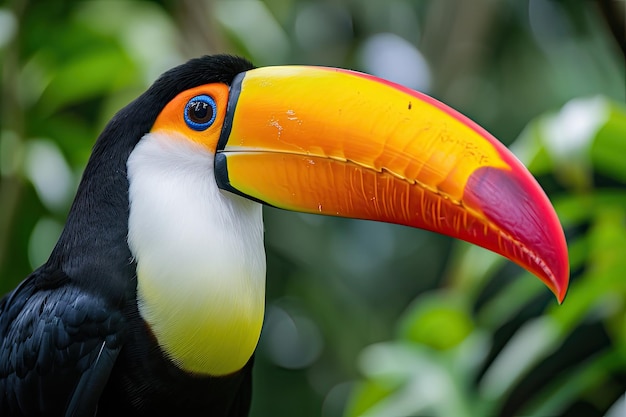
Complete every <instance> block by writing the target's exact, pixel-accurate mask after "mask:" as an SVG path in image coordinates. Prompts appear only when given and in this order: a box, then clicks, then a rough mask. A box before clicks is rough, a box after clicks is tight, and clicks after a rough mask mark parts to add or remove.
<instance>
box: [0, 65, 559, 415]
mask: <svg viewBox="0 0 626 417" xmlns="http://www.w3.org/2000/svg"><path fill="white" fill-rule="evenodd" d="M263 205H268V206H273V207H277V208H282V209H286V210H293V211H299V212H306V213H318V214H323V215H331V216H340V217H350V218H357V219H369V220H375V221H382V222H390V223H396V224H402V225H407V226H411V227H417V228H421V229H426V230H430V231H434V232H438V233H442V234H445V235H449V236H452V237H455V238H459V239H462V240H465V241H468V242H470V243H473V244H476V245H480V246H482V247H484V248H487V249H489V250H491V251H494V252H496V253H499V254H501V255H503V256H505V257H507V258H509V259H510V260H511V261H513V262H515V263H517V264H518V265H520V266H521V267H523V268H525V269H527V270H528V271H530V272H532V273H533V274H535V275H536V276H537V277H538V278H539V279H541V280H542V281H543V282H544V283H545V285H546V286H547V287H548V288H549V289H550V290H551V291H552V292H553V293H554V294H555V295H556V297H557V299H558V301H559V302H561V301H562V300H563V298H564V296H565V293H566V291H567V286H568V280H569V264H568V255H567V246H566V241H565V237H564V233H563V229H562V227H561V225H560V223H559V220H558V218H557V215H556V212H555V210H554V208H553V207H552V205H551V203H550V201H549V200H548V198H547V196H546V194H545V193H544V191H543V190H542V188H541V187H540V186H539V184H538V183H537V181H536V180H535V179H534V178H533V176H532V175H531V174H530V173H529V172H528V170H527V169H526V168H525V167H524V166H523V165H522V163H521V162H520V161H519V160H518V159H517V158H516V157H515V156H514V155H513V154H512V153H511V152H510V151H509V150H508V149H507V148H506V147H505V146H504V145H503V144H501V143H500V142H498V141H497V140H496V139H495V138H494V137H493V136H491V135H490V134H489V133H487V131H485V130H484V129H483V128H481V127H480V126H478V125H477V124H476V123H474V122H472V121H471V120H469V119H468V118H467V117H465V116H463V115H461V114H460V113H458V112H456V111H455V110H453V109H451V108H449V107H448V106H446V105H444V104H442V103H441V102H439V101H437V100H435V99H433V98H431V97H429V96H427V95H425V94H422V93H419V92H416V91H413V90H410V89H408V88H405V87H403V86H400V85H397V84H394V83H392V82H389V81H385V80H382V79H379V78H376V77H374V76H371V75H367V74H363V73H359V72H354V71H350V70H345V69H337V68H328V67H314V66H275V67H262V68H255V67H254V66H253V65H252V64H251V63H250V62H249V61H247V60H245V59H242V58H239V57H234V56H230V55H213V56H204V57H200V58H196V59H192V60H190V61H188V62H186V63H184V64H182V65H180V66H178V67H175V68H173V69H171V70H169V71H167V72H165V73H164V74H163V75H161V76H160V77H159V78H158V79H157V80H156V81H155V82H154V84H153V85H152V86H151V87H149V88H148V89H147V91H146V92H145V93H143V94H142V95H140V96H139V97H138V98H137V99H135V100H134V101H133V102H131V103H130V104H129V105H128V106H126V107H125V108H123V109H122V110H120V111H119V112H118V113H117V114H116V115H115V116H114V117H113V118H112V120H111V121H110V122H109V123H108V124H107V125H106V127H105V128H104V130H103V131H102V133H101V135H100V136H99V138H98V139H97V141H96V143H95V145H94V147H93V151H92V154H91V156H90V158H89V161H88V163H87V165H86V168H85V170H84V173H83V176H82V179H81V182H80V184H79V187H78V190H77V193H76V197H75V199H74V201H73V203H72V206H71V208H70V211H69V214H68V217H67V221H66V224H65V227H64V229H63V231H62V233H61V236H60V237H59V240H58V242H57V244H56V246H55V247H54V249H53V250H52V252H51V255H50V257H49V259H48V260H47V262H46V263H45V264H44V265H42V266H41V267H39V268H38V269H36V270H35V271H34V272H32V273H31V275H29V276H28V277H27V278H26V279H25V280H23V281H22V282H21V283H20V284H19V285H18V286H17V287H16V288H15V289H14V290H13V291H11V292H10V293H9V294H7V295H6V296H5V297H4V298H3V299H2V301H1V302H0V415H2V416H68V417H69V416H121V415H126V413H127V414H128V415H133V416H152V417H154V416H196V415H198V416H200V415H202V416H230V417H232V416H245V415H247V414H248V412H249V408H250V403H251V375H252V366H253V358H254V351H255V348H256V345H257V341H258V339H259V335H260V333H261V328H262V324H263V316H264V303H265V300H264V298H265V275H266V260H265V249H264V244H263V233H264V231H263V220H262V207H263Z"/></svg>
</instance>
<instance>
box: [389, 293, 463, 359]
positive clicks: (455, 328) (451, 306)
mask: <svg viewBox="0 0 626 417" xmlns="http://www.w3.org/2000/svg"><path fill="white" fill-rule="evenodd" d="M473 328H474V325H473V323H472V319H471V318H470V315H469V309H468V307H467V305H466V303H465V301H464V300H463V299H462V298H461V297H460V296H456V295H454V294H452V293H450V292H445V291H441V292H437V293H426V294H423V295H422V296H420V297H419V298H418V299H416V300H415V302H414V303H413V305H412V306H411V307H409V311H408V312H407V313H405V314H404V316H403V317H402V320H401V321H400V323H399V329H400V335H401V337H402V338H404V339H406V340H408V341H410V342H413V343H419V344H422V345H425V346H429V347H431V348H433V349H438V350H446V349H449V348H452V347H454V346H457V345H458V344H459V343H461V342H462V341H463V340H464V339H465V338H466V337H467V336H468V335H469V334H470V333H471V332H472V330H473Z"/></svg>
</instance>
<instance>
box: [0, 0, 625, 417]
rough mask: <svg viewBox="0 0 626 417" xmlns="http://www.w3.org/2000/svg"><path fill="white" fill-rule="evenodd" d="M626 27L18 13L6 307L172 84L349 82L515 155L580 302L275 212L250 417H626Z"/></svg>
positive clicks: (352, 14)
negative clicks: (106, 143) (121, 123)
mask: <svg viewBox="0 0 626 417" xmlns="http://www.w3.org/2000/svg"><path fill="white" fill-rule="evenodd" d="M625 15H626V11H625V8H624V1H622V0H602V1H587V0H580V1H575V0H572V1H565V0H562V1H556V0H471V1H467V0H466V1H462V0H458V1H453V0H433V1H417V0H413V1H409V0H386V1H382V0H381V1H376V0H352V1H350V0H337V1H330V0H328V1H303V0H268V1H257V0H241V1H238V0H230V1H229V0H220V1H217V0H216V1H192V0H188V1H142V2H134V1H64V2H62V1H58V2H57V1H49V2H44V1H30V2H29V1H24V0H22V1H9V2H4V3H0V68H1V70H2V73H1V74H2V83H1V95H0V100H1V102H0V175H1V176H0V294H1V293H5V292H7V291H9V290H10V289H11V288H12V287H14V286H15V285H16V284H17V283H18V282H19V281H20V280H21V279H23V278H24V277H25V276H27V275H28V274H29V272H30V271H32V270H33V269H34V268H36V267H37V266H38V265H40V264H41V263H43V262H45V260H46V259H47V256H48V254H49V252H50V250H51V248H52V246H53V245H54V243H55V241H56V238H57V237H58V235H59V233H60V230H61V228H62V227H63V223H64V220H65V217H66V215H67V210H68V208H69V205H70V203H71V201H72V197H73V194H74V192H75V189H76V186H77V184H78V181H79V178H80V175H81V172H82V169H83V168H84V166H85V163H86V161H87V158H88V156H89V153H90V149H91V147H92V145H93V143H94V141H95V138H96V137H97V135H98V133H99V132H100V130H101V129H102V128H103V126H104V124H105V123H106V122H107V120H108V119H109V118H110V117H111V116H112V115H113V114H114V113H115V112H116V111H117V110H118V109H120V108H121V107H123V106H124V105H125V104H127V103H128V102H130V101H131V100H132V99H133V98H134V97H136V96H137V95H139V94H140V93H141V92H142V91H144V89H145V88H146V87H147V86H148V85H150V83H151V82H152V81H154V79H155V78H156V77H157V76H158V75H159V74H160V73H161V72H163V71H165V70H166V69H168V68H170V67H172V66H174V65H177V64H180V63H182V62H184V61H185V60H186V59H188V58H190V57H194V56H199V55H204V54H211V53H218V52H227V53H233V54H238V55H243V56H245V57H247V58H249V59H251V60H253V62H254V63H255V64H256V65H258V66H264V65H279V64H315V65H329V66H336V67H343V68H351V69H356V70H361V71H365V72H369V73H373V74H375V75H379V76H382V77H384V78H389V79H392V80H393V81H397V82H400V83H402V84H405V85H407V86H409V87H411V88H416V89H419V90H421V91H424V92H426V93H428V94H430V95H432V96H434V97H436V98H438V99H440V100H442V101H444V102H445V103H447V104H448V105H450V106H452V107H454V108H456V109H457V110H459V111H461V112H462V113H464V114H466V115H467V116H469V117H470V118H472V119H474V120H475V121H477V122H478V123H479V124H480V125H482V126H484V127H485V128H486V129H487V130H489V131H490V132H491V133H493V134H494V135H495V136H496V137H498V138H499V139H500V140H501V141H502V142H504V143H505V144H506V145H509V146H510V147H511V149H512V150H513V151H514V152H515V153H516V155H518V157H519V158H520V159H522V161H523V162H524V163H525V164H527V166H529V168H530V169H531V171H532V172H533V173H534V174H535V175H536V177H537V178H538V180H539V181H540V183H541V184H542V186H543V187H544V188H545V189H546V192H547V193H548V195H549V197H550V198H551V200H552V201H553V203H554V205H555V207H556V209H557V212H558V214H559V217H560V219H561V221H562V223H563V226H564V229H565V231H566V236H567V239H568V244H569V249H570V262H571V270H572V275H571V287H570V290H569V293H568V296H567V298H566V300H565V303H564V304H563V305H561V306H558V305H557V303H556V301H555V300H554V298H553V297H552V295H551V294H550V293H549V291H548V290H547V289H546V288H545V287H544V286H543V285H542V284H541V283H540V282H539V281H538V280H536V279H534V278H532V277H531V276H530V275H529V274H528V273H526V272H523V271H521V270H520V269H519V268H517V267H516V266H514V265H512V264H511V263H509V262H506V261H504V260H503V259H502V258H500V257H498V256H496V255H493V254H491V253H487V252H486V251H484V250H481V249H478V248H474V247H470V246H469V245H467V244H464V243H461V242H456V241H452V240H450V239H448V238H445V237H442V236H438V235H434V234H432V233H428V232H424V231H420V230H415V229H409V228H404V227H399V226H393V225H386V224H379V223H373V222H364V221H351V220H345V219H336V218H330V217H319V216H312V215H302V214H297V213H289V212H285V211H279V210H276V209H270V208H266V209H265V223H266V246H267V259H268V281H267V314H266V321H265V327H264V331H263V335H262V337H261V341H260V343H259V348H258V351H257V360H256V369H255V385H254V391H255V392H254V400H253V407H252V415H253V416H301V417H308V416H311V417H314V416H323V417H336V416H342V415H345V416H358V415H363V414H366V415H368V416H408V415H414V416H418V415H419V416H422V415H423V416H441V417H465V416H467V417H476V416H520V415H523V416H585V417H593V416H602V415H604V414H605V413H609V414H608V415H609V416H612V417H617V416H622V415H626V402H625V401H624V392H625V391H626V323H625V321H624V317H625V314H626V189H625V187H624V185H625V183H626V106H625V104H624V99H625V65H624V54H623V49H621V47H620V42H621V43H622V47H623V44H624V42H625V38H626V33H624V26H623V25H624V18H625ZM620 25H621V26H620ZM611 28H614V29H613V31H612V29H611ZM614 33H615V34H616V35H617V36H615V35H614ZM622 413H624V414H622Z"/></svg>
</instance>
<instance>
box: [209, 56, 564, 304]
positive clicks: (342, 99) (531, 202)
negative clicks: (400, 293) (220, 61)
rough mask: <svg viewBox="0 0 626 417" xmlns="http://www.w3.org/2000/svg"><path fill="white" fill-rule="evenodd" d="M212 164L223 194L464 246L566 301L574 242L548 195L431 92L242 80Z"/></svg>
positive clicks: (329, 78)
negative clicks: (422, 232)
mask: <svg viewBox="0 0 626 417" xmlns="http://www.w3.org/2000/svg"><path fill="white" fill-rule="evenodd" d="M215 165H216V166H215V167H216V170H215V172H216V176H217V181H218V185H219V186H220V188H222V189H224V190H228V191H231V192H234V193H237V194H239V195H243V196H245V197H247V198H251V199H253V200H256V201H259V202H262V203H265V204H269V205H271V206H275V207H279V208H283V209H287V210H293V211H300V212H307V213H318V214H325V215H332V216H341V217H352V218H358V219H369V220H377V221H383V222H389V223H398V224H403V225H407V226H412V227H418V228H421V229H426V230H431V231H434V232H438V233H442V234H445V235H449V236H452V237H455V238H458V239H463V240H465V241H468V242H470V243H473V244H476V245H479V246H482V247H484V248H487V249H489V250H491V251H494V252H496V253H499V254H501V255H503V256H505V257H507V258H509V259H510V260H512V261H513V262H515V263H517V264H518V265H520V266H522V267H523V268H525V269H527V270H528V271H530V272H532V273H533V274H535V275H536V276H537V277H539V278H540V279H541V280H542V281H543V282H544V283H545V284H546V285H547V286H548V288H550V290H552V292H553V293H554V294H555V295H556V297H557V299H558V300H559V302H561V301H562V300H563V298H564V297H565V293H566V291H567V286H568V281H569V263H568V257H567V245H566V242H565V237H564V234H563V230H562V228H561V225H560V223H559V220H558V218H557V216H556V213H555V211H554V209H553V208H552V205H551V204H550V201H549V200H548V198H547V197H546V195H545V193H544V192H543V190H542V189H541V188H540V186H539V185H538V184H537V182H536V181H535V179H534V178H533V177H532V175H531V174H530V173H529V172H528V170H527V169H526V168H525V167H524V166H523V165H522V164H521V163H520V162H519V160H517V159H516V158H515V156H514V155H513V154H512V153H511V152H510V151H509V150H508V149H506V147H504V146H503V145H502V144H501V143H500V142H498V141H497V140H496V139H495V138H494V137H493V136H491V135H490V134H489V133H487V132H486V131H485V130H484V129H482V128H481V127H480V126H478V125H477V124H476V123H474V122H472V121H471V120H469V119H468V118H466V117H465V116H463V115H461V114H459V113H458V112H456V111H455V110H453V109H451V108H449V107H447V106H446V105H444V104H442V103H440V102H438V101H436V100H435V99H433V98H431V97H428V96H426V95H424V94H421V93H418V92H415V91H412V90H409V89H407V88H404V87H402V86H399V85H395V84H392V83H390V82H387V81H384V80H381V79H378V78H375V77H372V76H369V75H365V74H360V73H356V72H351V71H346V70H340V69H333V68H317V67H267V68H259V69H254V70H251V71H248V72H245V73H242V74H239V75H238V76H237V77H236V78H235V80H234V82H233V84H232V86H231V90H230V97H229V104H228V110H227V114H226V120H225V121H224V128H223V130H222V134H221V137H220V140H219V143H218V147H217V153H216V157H215Z"/></svg>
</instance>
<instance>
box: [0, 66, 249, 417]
mask: <svg viewBox="0 0 626 417" xmlns="http://www.w3.org/2000/svg"><path fill="white" fill-rule="evenodd" d="M251 68H252V65H251V64H250V63H249V62H247V61H245V60H243V59H240V58H234V57H230V56H214V57H210V58H209V57H205V58H199V59H195V60H191V61H189V62H188V63H187V64H185V65H182V66H180V67H177V68H174V69H172V70H170V71H168V72H166V73H165V74H163V75H162V76H161V77H160V78H159V79H158V80H157V81H156V82H155V83H154V84H153V85H152V86H151V87H150V88H149V89H148V90H147V91H146V92H145V93H144V94H142V95H141V96H139V97H138V98H137V99H136V100H135V101H133V102H132V103H131V104H129V105H128V106H127V107H125V108H124V109H122V110H121V111H119V112H118V113H117V114H116V115H115V116H114V117H113V119H112V120H111V121H110V122H109V123H108V124H107V126H106V127H105V129H104V130H103V132H102V134H101V135H100V136H99V138H98V140H97V141H96V144H95V145H94V148H93V152H92V155H91V157H90V159H89V162H88V164H87V166H86V168H85V172H84V174H83V177H82V180H81V183H80V185H79V188H78V191H77V194H76V197H75V200H74V202H73V204H72V207H71V209H70V212H69V214H68V218H67V223H66V225H65V228H64V230H63V232H62V234H61V236H60V238H59V241H58V243H57V244H56V246H55V248H54V249H53V251H52V254H51V256H50V258H49V260H48V261H47V262H46V264H44V265H43V266H42V267H40V268H39V269H37V270H36V271H35V272H33V273H32V274H31V275H30V276H29V277H28V278H26V279H25V280H24V281H23V282H22V284H20V285H19V286H18V287H17V288H16V289H15V290H14V291H13V292H11V293H9V294H8V295H7V296H5V297H4V298H3V299H2V301H1V303H0V415H2V416H60V415H67V416H93V415H98V416H105V415H116V416H117V415H121V414H120V413H122V412H128V413H131V414H132V415H136V416H140V415H150V416H157V415H176V414H177V413H179V412H180V411H181V410H186V411H184V412H183V414H185V415H196V414H197V415H207V410H213V414H212V415H216V416H239V415H246V414H247V410H248V408H249V404H250V398H249V396H250V376H249V372H250V364H248V365H246V366H245V367H243V368H242V370H241V371H239V372H238V373H235V374H233V375H230V376H225V377H223V378H212V377H208V376H196V375H191V374H189V373H187V372H184V371H182V370H180V369H178V368H177V367H175V366H174V365H173V364H171V362H170V361H169V360H168V359H167V358H166V357H165V356H164V355H163V352H162V351H161V350H160V349H159V348H158V345H157V343H156V341H155V339H154V336H153V335H152V333H151V331H150V330H149V328H148V327H146V325H145V323H144V321H143V319H142V318H141V315H140V314H139V312H138V307H137V297H136V289H137V276H136V266H137V264H136V259H135V258H134V256H133V254H132V252H131V250H130V248H129V246H128V243H127V236H128V216H129V193H128V190H129V180H128V175H127V161H128V158H129V156H130V155H131V153H132V151H133V149H134V148H135V146H136V145H137V143H138V142H139V141H140V140H141V139H142V138H143V137H144V136H145V135H146V134H147V133H148V132H149V131H150V129H151V127H152V125H153V123H154V121H155V119H156V117H157V115H158V114H159V113H160V111H161V110H162V109H163V107H164V106H165V105H166V104H167V103H168V102H169V101H170V100H172V99H173V98H174V97H175V96H176V95H177V94H179V93H180V92H181V91H184V90H187V89H189V88H193V87H196V86H198V85H203V84H207V83H215V82H221V83H225V84H228V83H230V81H231V80H232V78H233V77H234V76H235V74H238V73H240V72H242V71H246V70H249V69H251ZM155 364H158V365H160V366H158V367H154V366H153V365H155Z"/></svg>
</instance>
